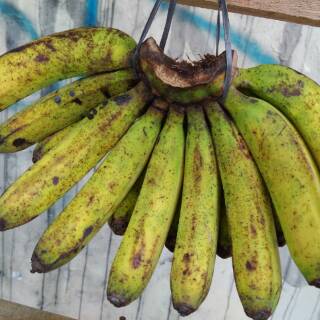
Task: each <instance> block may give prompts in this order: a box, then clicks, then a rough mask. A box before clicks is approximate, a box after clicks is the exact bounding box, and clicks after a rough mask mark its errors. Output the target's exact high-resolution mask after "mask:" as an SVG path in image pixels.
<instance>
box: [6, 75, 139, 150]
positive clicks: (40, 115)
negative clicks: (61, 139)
mask: <svg viewBox="0 0 320 320" xmlns="http://www.w3.org/2000/svg"><path fill="white" fill-rule="evenodd" d="M134 82H135V80H134V75H133V72H132V71H131V70H129V69H127V70H120V71H116V72H112V73H105V74H101V75H96V76H92V77H89V78H85V79H82V80H78V81H75V82H73V83H71V84H69V85H67V86H65V87H63V88H61V89H59V90H57V91H55V92H53V93H50V94H48V95H47V96H45V97H43V98H42V99H40V100H39V101H38V102H36V103H34V104H32V105H30V106H29V107H27V108H25V109H23V110H22V111H20V112H18V113H16V114H14V115H13V116H12V117H11V118H9V119H8V120H7V121H6V122H4V123H3V124H1V125H0V152H16V151H19V150H23V149H25V148H27V147H29V146H30V145H32V144H34V143H35V142H39V141H41V140H43V139H44V138H46V137H48V136H49V135H51V134H53V133H55V132H57V131H58V130H60V129H63V128H65V127H66V126H68V125H70V124H72V123H74V122H76V121H78V120H80V119H81V118H83V117H84V116H85V115H87V116H88V117H90V116H93V115H91V114H90V111H89V110H90V109H92V108H93V107H96V106H97V105H98V104H100V103H102V102H104V101H106V100H107V98H109V97H110V96H114V95H117V94H120V93H123V92H125V91H127V90H128V89H130V87H132V86H133V85H134Z"/></svg>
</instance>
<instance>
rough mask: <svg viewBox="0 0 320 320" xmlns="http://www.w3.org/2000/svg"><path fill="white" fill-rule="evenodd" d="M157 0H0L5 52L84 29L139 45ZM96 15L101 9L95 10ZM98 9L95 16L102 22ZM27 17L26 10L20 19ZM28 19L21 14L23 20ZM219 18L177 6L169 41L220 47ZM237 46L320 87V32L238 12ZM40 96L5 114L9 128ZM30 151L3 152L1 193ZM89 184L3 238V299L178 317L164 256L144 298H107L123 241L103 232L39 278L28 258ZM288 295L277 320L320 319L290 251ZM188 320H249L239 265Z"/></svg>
mask: <svg viewBox="0 0 320 320" xmlns="http://www.w3.org/2000/svg"><path fill="white" fill-rule="evenodd" d="M152 4H153V0H100V1H95V0H87V1H84V0H81V1H78V0H68V1H65V0H43V1H41V0H7V1H0V53H3V52H5V51H6V50H8V49H10V48H13V47H16V46H18V45H21V44H24V43H26V42H28V41H29V40H30V39H31V37H32V36H33V37H35V36H37V35H38V36H39V35H44V34H49V33H52V32H54V31H60V30H65V29H69V28H73V27H77V26H82V25H85V24H91V25H103V26H113V27H116V28H119V29H122V30H124V31H126V32H128V33H129V34H131V35H132V36H134V37H135V38H136V39H138V37H139V35H140V33H141V30H142V28H143V25H144V23H145V21H146V18H147V15H148V13H149V11H150V9H151V6H152ZM95 5H96V7H97V10H94V7H95ZM95 11H96V12H97V14H96V15H95ZM19 12H20V13H19ZM22 14H23V15H22ZM215 15H216V13H215V12H212V11H210V10H205V9H195V8H188V7H183V6H178V10H177V12H176V15H175V19H174V23H173V28H172V32H171V35H170V38H169V42H168V53H169V54H170V55H172V56H174V57H182V56H185V57H186V56H189V57H190V58H197V57H198V55H199V54H203V53H205V52H207V51H213V50H214V43H215V41H214V27H215ZM164 18H165V15H164V11H161V12H160V14H159V16H158V18H157V19H156V21H155V24H154V25H153V27H152V29H151V32H150V34H151V35H153V36H155V37H156V38H157V39H159V37H160V35H161V30H162V26H163V23H164ZM230 21H231V26H232V31H233V44H234V47H235V49H237V50H238V52H239V65H240V66H252V65H255V64H258V63H266V62H274V63H278V62H281V63H283V64H286V65H290V66H291V67H294V68H296V69H297V70H299V71H301V72H304V73H306V74H307V75H309V76H310V77H312V78H313V79H315V80H316V81H318V82H320V70H319V66H320V29H319V28H312V27H308V26H300V25H295V24H289V23H284V22H278V21H272V20H267V19H261V18H254V17H249V16H242V15H236V14H231V16H230ZM42 93H43V92H42ZM38 97H39V93H38V94H35V95H33V96H32V97H30V98H28V99H25V101H23V102H21V103H19V105H17V106H15V107H12V108H9V109H8V110H5V111H3V112H1V113H0V121H4V120H5V119H6V118H7V117H8V116H9V115H11V114H12V113H13V112H15V111H16V110H17V109H19V108H22V107H23V106H24V105H26V104H28V103H30V101H32V100H34V99H37V98H38ZM31 155H32V148H30V149H28V150H26V151H23V152H19V153H18V154H12V155H0V191H1V192H3V191H4V189H5V188H6V187H7V186H8V185H9V184H10V183H12V182H13V181H14V180H15V179H16V178H17V177H18V176H19V175H20V174H22V172H23V171H24V170H26V169H27V168H28V167H29V166H30V164H31ZM80 187H81V184H80V185H78V186H76V187H75V188H74V189H73V190H71V191H70V192H69V193H68V194H67V195H66V196H65V197H64V198H63V199H61V200H60V201H58V202H57V203H56V205H55V206H54V207H53V208H51V209H50V210H48V212H46V213H43V214H42V215H41V216H40V217H38V218H37V219H36V220H34V221H32V222H30V223H29V224H27V225H25V226H22V227H20V228H17V229H15V230H12V231H7V232H5V233H1V234H0V256H1V260H0V297H1V298H5V299H9V300H12V301H15V302H19V303H23V304H26V305H29V306H33V307H37V308H40V309H44V310H48V311H52V312H56V313H60V314H64V315H68V316H71V317H75V318H80V319H108V320H109V319H110V320H113V319H114V320H116V319H119V318H120V316H125V317H126V319H128V320H167V319H168V320H176V319H178V318H179V316H178V314H177V313H176V312H175V311H174V309H173V308H172V306H171V304H170V290H169V273H170V267H171V259H172V255H171V253H169V252H168V251H167V250H164V252H163V254H162V256H161V259H160V262H159V264H158V267H157V269H156V271H155V273H154V275H153V277H152V279H151V282H150V284H149V285H148V287H147V289H146V290H145V292H144V294H143V296H142V297H141V298H140V299H139V300H137V301H136V302H134V303H132V304H131V305H130V306H128V307H125V308H122V309H116V308H114V307H113V306H112V305H111V304H110V303H108V301H107V300H106V298H105V283H106V276H107V275H108V271H109V268H110V265H111V263H112V259H113V257H114V255H115V252H116V250H117V248H118V246H119V243H120V240H121V238H120V237H118V236H115V235H112V234H111V232H110V229H109V228H108V227H107V226H105V227H104V228H103V229H102V230H101V231H100V232H99V233H98V235H97V236H96V237H95V238H94V239H93V240H92V242H91V243H90V245H89V246H88V247H87V248H86V249H84V250H83V251H82V253H81V254H79V255H78V256H77V257H76V258H75V259H74V260H73V261H72V262H71V263H70V264H69V265H66V266H64V267H62V268H61V269H59V270H57V271H53V272H51V273H49V274H46V275H39V274H31V273H30V272H29V270H30V257H31V254H32V251H33V249H34V246H35V244H36V242H37V240H38V238H39V237H40V235H41V233H42V232H43V230H44V229H45V228H46V227H47V225H48V224H49V223H50V221H51V220H52V219H53V218H54V216H55V215H56V214H58V213H59V212H60V211H61V210H62V208H63V206H65V204H66V203H67V202H68V201H70V199H71V198H72V197H73V196H74V194H75V192H76V191H77V190H79V188H80ZM281 257H282V266H283V275H284V278H285V281H284V283H283V291H282V295H281V300H280V303H279V306H278V308H277V310H276V312H275V314H274V315H273V317H272V319H273V320H319V319H320V303H319V302H320V291H319V290H317V289H315V288H312V287H308V286H306V284H305V282H304V281H303V280H302V278H301V276H300V275H299V273H298V271H297V270H296V268H295V266H294V264H293V263H292V262H291V261H290V259H289V257H288V252H287V250H286V248H283V249H281ZM186 319H190V320H191V319H194V320H204V319H215V320H244V319H248V318H247V317H246V316H245V314H244V312H243V310H242V307H241V304H240V301H239V298H238V296H237V293H236V289H235V285H234V281H233V275H232V267H231V260H230V259H228V260H226V261H223V260H221V259H220V258H217V261H216V266H215V273H214V279H213V283H212V287H211V290H210V292H209V295H208V297H207V299H206V300H205V302H204V303H203V305H202V306H201V307H200V309H199V310H198V311H197V312H196V313H194V314H193V315H191V316H189V317H187V318H186Z"/></svg>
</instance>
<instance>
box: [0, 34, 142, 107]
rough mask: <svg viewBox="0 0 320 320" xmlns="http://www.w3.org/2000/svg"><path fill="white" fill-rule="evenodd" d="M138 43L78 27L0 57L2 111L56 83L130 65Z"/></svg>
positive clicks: (118, 36) (128, 37)
mask: <svg viewBox="0 0 320 320" xmlns="http://www.w3.org/2000/svg"><path fill="white" fill-rule="evenodd" d="M135 46H136V44H135V41H134V40H133V39H132V38H131V37H130V36H129V35H127V34H125V33H123V32H121V31H119V30H116V29H111V28H78V29H73V30H68V31H63V32H60V33H56V34H52V35H50V36H46V37H43V38H41V39H39V40H36V41H33V42H30V43H28V44H26V45H24V46H22V47H19V48H16V49H13V50H11V51H9V52H7V53H5V54H3V55H2V56H0V70H1V72H0V83H1V87H0V110H3V109H5V108H6V107H8V106H9V105H11V104H12V103H15V102H16V101H18V100H20V99H22V98H24V97H26V96H28V95H29V94H31V93H33V92H35V91H37V90H39V89H41V88H43V87H46V86H48V85H50V84H52V83H54V82H56V81H59V80H62V79H67V78H72V77H75V76H80V75H86V74H94V73H98V72H103V71H113V70H118V69H123V68H126V67H128V66H129V64H130V57H131V54H132V51H133V49H134V48H135Z"/></svg>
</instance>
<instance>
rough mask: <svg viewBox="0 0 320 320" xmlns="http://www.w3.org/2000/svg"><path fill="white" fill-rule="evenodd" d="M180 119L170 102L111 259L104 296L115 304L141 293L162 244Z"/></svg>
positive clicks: (170, 209)
mask: <svg viewBox="0 0 320 320" xmlns="http://www.w3.org/2000/svg"><path fill="white" fill-rule="evenodd" d="M183 120H184V113H183V112H182V110H180V109H178V108H177V107H172V106H171V107H170V111H169V115H168V117H167V120H166V122H165V125H164V127H163V129H162V131H161V134H160V139H159V141H158V143H157V144H156V146H155V149H154V151H153V153H152V156H151V159H150V162H149V164H148V167H147V171H146V176H145V179H144V182H143V185H142V188H141V191H140V194H139V197H138V200H137V203H136V206H135V208H134V211H133V214H132V217H131V219H130V222H129V225H128V228H127V231H126V233H125V235H124V237H123V239H122V242H121V245H120V248H119V250H118V252H117V254H116V257H115V259H114V261H113V264H112V267H111V271H110V275H109V281H108V288H107V297H108V300H109V301H110V302H111V303H112V304H114V305H115V306H117V307H121V306H125V305H127V304H129V303H130V302H132V301H133V300H135V299H137V298H138V297H139V296H140V295H141V293H142V291H143V290H144V288H145V287H146V285H147V284H148V282H149V280H150V277H151V275H152V273H153V271H154V269H155V267H156V264H157V262H158V260H159V257H160V254H161V252H162V249H163V247H164V243H165V240H166V237H167V234H168V231H169V228H170V224H171V221H172V219H173V215H174V212H175V209H176V206H177V202H178V197H179V193H180V189H181V183H182V175H183V162H184V161H183V158H184V130H183ZM159 226H161V227H159Z"/></svg>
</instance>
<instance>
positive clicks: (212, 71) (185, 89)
mask: <svg viewBox="0 0 320 320" xmlns="http://www.w3.org/2000/svg"><path fill="white" fill-rule="evenodd" d="M225 61H226V57H225V53H223V54H221V55H220V56H218V57H216V56H212V55H206V56H205V57H204V59H202V60H200V61H198V62H193V63H189V62H187V61H182V62H178V61H176V60H174V59H171V58H169V57H168V56H166V55H165V54H164V53H163V51H162V50H161V49H160V48H159V46H158V45H157V43H156V42H155V40H154V39H153V38H149V39H147V40H146V41H145V42H144V43H143V44H142V47H141V49H140V60H139V62H140V69H141V76H142V78H143V79H144V80H145V81H146V83H148V84H149V85H150V87H151V88H152V90H153V92H154V94H156V95H160V96H161V97H165V98H166V99H167V100H168V101H170V102H177V103H181V104H189V103H194V102H199V101H201V100H204V99H206V98H208V97H209V96H211V97H216V98H219V97H220V96H221V95H222V92H223V81H224V76H225V68H226V65H225ZM236 63H237V55H236V52H235V51H234V52H233V67H235V66H236ZM234 71H235V68H234Z"/></svg>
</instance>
